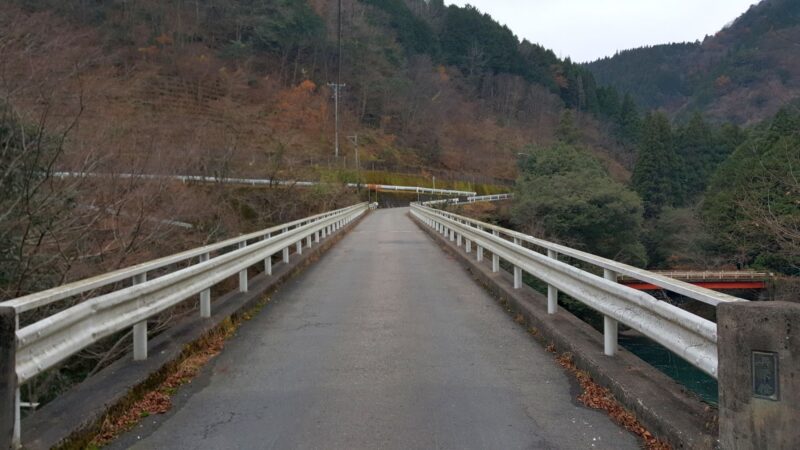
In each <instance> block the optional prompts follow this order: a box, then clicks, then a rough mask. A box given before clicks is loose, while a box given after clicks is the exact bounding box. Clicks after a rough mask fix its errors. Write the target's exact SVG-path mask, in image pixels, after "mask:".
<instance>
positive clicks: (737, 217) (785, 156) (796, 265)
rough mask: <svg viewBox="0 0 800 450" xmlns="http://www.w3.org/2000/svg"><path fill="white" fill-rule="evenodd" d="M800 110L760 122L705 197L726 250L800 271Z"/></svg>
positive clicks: (751, 261)
mask: <svg viewBox="0 0 800 450" xmlns="http://www.w3.org/2000/svg"><path fill="white" fill-rule="evenodd" d="M798 130H800V114H798V113H796V112H790V111H789V110H782V111H781V112H779V113H778V114H777V115H776V116H775V118H774V119H773V120H772V121H771V123H766V124H762V125H761V126H758V127H756V128H755V129H754V130H753V131H752V132H751V134H750V136H749V137H748V138H747V140H746V141H745V142H744V143H743V144H742V145H740V146H739V147H738V148H737V149H736V150H735V151H734V153H733V154H732V155H731V156H730V157H729V158H728V159H727V160H726V161H725V162H724V163H723V164H722V165H721V166H720V167H719V170H718V171H717V173H716V174H715V175H714V177H713V179H712V181H711V184H710V185H709V188H708V193H707V195H706V199H705V201H704V202H703V213H704V216H705V219H706V222H707V223H708V225H709V228H710V229H711V231H712V233H713V234H714V236H715V238H716V240H717V242H718V244H719V246H720V248H719V250H720V253H721V254H723V255H726V256H728V257H730V258H731V259H732V260H733V262H736V264H737V265H739V266H755V267H761V268H766V269H769V270H775V271H779V272H782V273H785V274H790V275H795V276H797V275H800V181H798V180H800V151H798V148H800V131H798Z"/></svg>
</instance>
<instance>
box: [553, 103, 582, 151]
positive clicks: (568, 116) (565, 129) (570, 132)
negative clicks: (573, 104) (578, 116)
mask: <svg viewBox="0 0 800 450" xmlns="http://www.w3.org/2000/svg"><path fill="white" fill-rule="evenodd" d="M556 138H557V139H558V141H559V142H562V143H564V144H568V145H573V144H576V143H577V142H578V140H579V139H580V130H578V127H576V126H575V116H574V114H573V113H572V110H570V109H565V110H564V112H563V113H561V120H560V121H559V123H558V128H556Z"/></svg>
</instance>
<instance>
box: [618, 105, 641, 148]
mask: <svg viewBox="0 0 800 450" xmlns="http://www.w3.org/2000/svg"><path fill="white" fill-rule="evenodd" d="M617 124H618V126H619V128H618V129H619V131H618V134H619V137H620V140H622V141H623V142H628V143H635V142H638V140H639V131H640V130H641V126H642V121H641V118H640V117H639V110H638V109H637V107H636V102H635V101H633V97H631V96H630V94H625V97H624V98H623V100H622V105H620V108H619V117H618V118H617Z"/></svg>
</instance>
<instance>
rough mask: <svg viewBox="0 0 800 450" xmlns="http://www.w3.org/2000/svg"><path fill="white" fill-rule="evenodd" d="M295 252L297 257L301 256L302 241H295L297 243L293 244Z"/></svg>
mask: <svg viewBox="0 0 800 450" xmlns="http://www.w3.org/2000/svg"><path fill="white" fill-rule="evenodd" d="M295 250H296V251H297V254H298V255H302V254H303V239H300V240H299V241H297V243H296V244H295Z"/></svg>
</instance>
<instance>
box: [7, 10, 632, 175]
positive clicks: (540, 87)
mask: <svg viewBox="0 0 800 450" xmlns="http://www.w3.org/2000/svg"><path fill="white" fill-rule="evenodd" d="M10 3H11V4H8V3H7V4H6V5H4V6H2V8H3V10H4V11H3V14H2V17H3V19H0V20H2V21H3V22H4V23H2V24H0V26H1V28H0V29H2V31H0V39H3V40H4V42H5V44H4V45H3V47H2V52H3V54H2V57H3V60H4V62H5V66H6V68H7V69H6V70H8V71H9V72H8V73H10V75H11V76H10V77H9V79H10V80H11V84H12V85H10V86H6V87H5V90H6V91H7V92H10V93H11V95H10V96H9V101H10V102H11V103H13V104H15V105H16V106H17V107H18V108H19V109H20V110H22V111H35V110H37V108H38V107H40V106H41V103H37V102H36V101H32V100H33V99H34V98H35V95H39V94H36V93H37V92H38V93H42V92H45V93H47V95H48V96H50V97H52V98H53V99H57V100H58V101H56V102H50V103H48V104H49V105H51V106H52V105H55V104H59V105H60V107H61V109H60V110H59V115H63V116H64V117H68V116H69V115H70V112H71V111H72V112H74V111H75V110H76V107H77V105H76V99H78V98H79V97H78V96H77V95H76V92H77V91H76V89H81V90H82V93H83V96H82V97H81V100H82V101H83V112H82V115H83V116H84V117H89V116H91V117H103V118H106V119H107V120H103V121H91V120H83V121H82V122H83V126H82V127H80V128H78V129H76V130H75V133H73V136H72V139H71V142H72V143H74V144H75V145H69V146H68V147H69V148H71V149H77V148H81V149H83V150H85V149H87V148H99V147H101V146H102V147H105V148H108V143H109V142H113V143H114V145H113V147H114V148H117V149H123V148H124V149H125V150H121V151H122V152H123V153H126V154H127V155H129V156H130V155H131V154H138V155H140V156H142V157H144V156H146V155H150V152H149V151H146V150H144V149H143V144H144V143H143V141H142V136H143V135H146V136H148V137H149V141H148V142H147V143H146V146H147V147H149V148H152V149H159V150H158V151H159V153H160V156H159V160H160V161H162V162H161V163H160V164H159V165H158V166H159V168H164V167H170V165H171V164H172V165H178V166H181V167H180V170H183V171H190V172H197V171H201V172H208V173H216V172H219V171H227V172H231V173H238V174H240V175H259V174H260V175H263V171H264V170H267V171H269V172H275V171H276V170H277V171H283V172H287V171H291V172H294V173H293V174H292V175H295V176H296V173H297V172H298V171H300V170H301V169H302V168H307V167H310V166H314V165H319V164H320V163H322V162H324V163H326V164H329V163H330V160H331V156H332V153H333V147H334V145H333V137H334V133H333V101H332V100H331V97H332V95H333V90H332V89H331V88H330V87H329V86H330V85H329V83H334V82H336V79H337V71H338V67H339V59H338V50H337V34H338V33H337V24H338V14H337V12H338V11H337V7H336V1H334V0H309V1H293V0H269V1H255V0H197V1H178V0H175V1H166V2H163V1H155V0H142V1H137V2H63V1H57V0H26V1H17V2H10ZM52 30H58V33H57V34H56V33H52V32H51V31H52ZM30 61H35V65H36V69H37V70H32V67H33V66H32V65H31V64H30ZM341 68H342V69H341V70H342V75H341V82H342V83H343V84H345V85H346V86H345V87H344V88H343V89H342V109H343V111H342V117H341V120H342V132H343V136H353V135H356V134H357V135H359V137H360V138H359V148H360V151H361V155H360V156H361V162H362V163H364V165H365V166H366V167H380V168H388V169H391V170H393V169H398V170H399V169H401V168H402V169H404V170H408V169H407V168H409V167H411V168H415V169H413V170H427V169H431V170H434V169H436V170H441V171H449V172H454V173H460V174H463V175H462V176H461V178H469V177H470V176H476V175H483V176H488V177H493V178H499V179H505V180H512V179H513V178H514V176H515V172H516V166H515V158H516V155H517V153H518V150H519V149H520V148H521V147H523V146H524V145H525V144H527V143H530V142H545V143H546V142H550V141H552V140H553V139H554V129H555V127H556V125H557V123H558V120H559V117H560V116H561V113H562V110H564V109H565V108H570V109H573V110H575V111H576V113H577V115H576V122H577V123H578V124H579V127H580V129H581V135H582V139H583V140H584V142H585V143H586V145H587V146H588V147H589V148H590V149H591V150H592V151H593V152H594V153H595V154H597V155H599V156H601V158H602V159H603V160H604V161H605V164H606V166H607V167H609V168H611V169H612V172H614V173H615V176H617V177H618V178H623V179H624V178H625V177H626V176H627V175H626V173H627V171H628V170H629V169H630V166H631V163H632V160H633V156H632V155H633V153H632V151H631V150H630V149H625V148H622V147H621V146H620V145H618V142H617V141H618V140H617V139H616V138H615V137H612V136H611V134H610V133H609V131H613V130H612V129H613V125H609V124H610V122H613V121H608V120H606V118H607V117H611V116H614V117H616V116H615V114H616V113H608V111H609V110H613V109H615V108H618V105H617V104H618V103H619V102H620V101H621V100H620V99H621V96H619V95H617V94H616V93H615V92H610V91H609V90H607V89H602V88H598V87H597V86H596V83H595V81H594V77H593V75H592V74H591V73H590V72H589V71H588V70H587V69H585V68H583V67H581V66H580V65H577V64H574V63H572V62H571V61H569V60H560V59H559V58H557V57H556V56H555V54H554V53H553V52H552V51H550V50H547V49H544V48H542V47H541V46H538V45H536V44H533V43H530V42H527V41H523V42H520V41H519V40H518V38H517V37H516V36H515V35H514V34H513V33H512V32H511V31H510V30H509V29H508V28H507V27H505V26H502V25H500V24H498V23H497V22H496V21H494V20H493V19H492V18H491V17H490V16H489V15H487V14H484V13H482V12H480V11H478V10H477V9H475V8H473V7H464V8H461V7H457V6H453V5H451V6H445V5H444V3H443V1H442V0H434V1H430V2H428V1H423V0H380V1H378V0H344V1H343V10H342V54H341ZM22 80H25V81H24V84H25V85H21V84H20V83H22ZM14 84H20V85H19V86H14ZM609 99H610V100H609ZM609 101H611V106H608V105H609ZM614 102H616V103H614ZM198 121H199V122H198ZM198 123H202V125H203V126H202V128H201V130H197V128H196V127H197V125H198ZM341 146H342V153H343V154H344V158H343V159H342V160H341V161H340V163H342V164H349V166H350V167H352V165H353V162H354V155H353V153H354V146H353V145H352V144H350V143H349V142H348V141H347V140H346V139H344V138H343V139H342V142H341ZM166 148H170V149H171V150H169V151H166V150H165V149H166ZM68 153H69V152H68ZM186 154H191V155H193V158H188V159H187V158H182V156H184V155H186ZM178 156H181V157H180V158H179V157H178ZM76 159H77V160H78V161H83V160H85V158H83V157H82V156H81V155H77V156H76ZM141 159H145V158H141ZM164 159H169V160H170V162H169V163H164V162H163V161H164ZM123 160H124V161H126V162H125V163H124V164H128V163H130V158H128V159H127V160H125V159H124V158H123ZM150 160H151V161H153V159H152V158H150ZM114 161H116V162H114ZM187 161H193V162H195V164H194V165H191V164H188V163H187ZM117 163H119V158H113V157H111V155H104V158H103V164H104V165H105V166H107V167H110V166H112V165H113V164H117ZM124 164H123V165H124ZM118 165H119V164H118ZM623 165H627V166H628V168H627V169H624V168H623V167H622V166H623ZM115 169H117V168H115ZM119 170H123V168H119ZM173 170H178V168H173Z"/></svg>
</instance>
